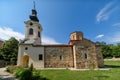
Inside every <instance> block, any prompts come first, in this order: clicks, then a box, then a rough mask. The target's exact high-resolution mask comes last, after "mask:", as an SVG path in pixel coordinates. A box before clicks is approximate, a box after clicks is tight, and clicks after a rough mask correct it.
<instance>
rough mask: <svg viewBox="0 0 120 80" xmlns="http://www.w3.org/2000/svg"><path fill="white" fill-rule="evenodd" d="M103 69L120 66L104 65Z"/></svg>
mask: <svg viewBox="0 0 120 80" xmlns="http://www.w3.org/2000/svg"><path fill="white" fill-rule="evenodd" d="M104 68H120V66H117V65H105V66H104Z"/></svg>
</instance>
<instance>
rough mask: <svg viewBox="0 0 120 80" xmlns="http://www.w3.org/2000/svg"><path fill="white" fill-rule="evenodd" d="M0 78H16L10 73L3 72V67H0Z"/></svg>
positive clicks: (5, 79)
mask: <svg viewBox="0 0 120 80" xmlns="http://www.w3.org/2000/svg"><path fill="white" fill-rule="evenodd" d="M0 80H17V79H15V78H14V77H13V76H12V75H11V74H10V73H7V72H5V68H0Z"/></svg>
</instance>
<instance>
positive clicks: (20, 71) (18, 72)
mask: <svg viewBox="0 0 120 80" xmlns="http://www.w3.org/2000/svg"><path fill="white" fill-rule="evenodd" d="M23 70H24V69H23V68H18V69H17V70H16V71H15V72H14V76H15V77H16V78H19V77H20V75H21V74H22V72H23Z"/></svg>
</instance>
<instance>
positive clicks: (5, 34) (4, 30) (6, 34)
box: [0, 27, 24, 40]
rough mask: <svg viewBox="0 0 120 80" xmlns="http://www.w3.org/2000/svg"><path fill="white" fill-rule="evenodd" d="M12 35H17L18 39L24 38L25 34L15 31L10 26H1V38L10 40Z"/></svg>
mask: <svg viewBox="0 0 120 80" xmlns="http://www.w3.org/2000/svg"><path fill="white" fill-rule="evenodd" d="M10 37H15V38H16V39H18V40H19V39H23V38H24V35H23V34H21V33H19V32H16V31H14V30H13V29H11V28H9V27H0V38H1V39H2V40H8V39H9V38H10Z"/></svg>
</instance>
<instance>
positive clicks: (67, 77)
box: [40, 61, 120, 80]
mask: <svg viewBox="0 0 120 80" xmlns="http://www.w3.org/2000/svg"><path fill="white" fill-rule="evenodd" d="M105 66H108V67H112V69H110V70H87V71H71V70H67V69H65V70H40V74H41V76H43V77H46V78H47V79H49V80H120V61H105Z"/></svg>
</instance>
